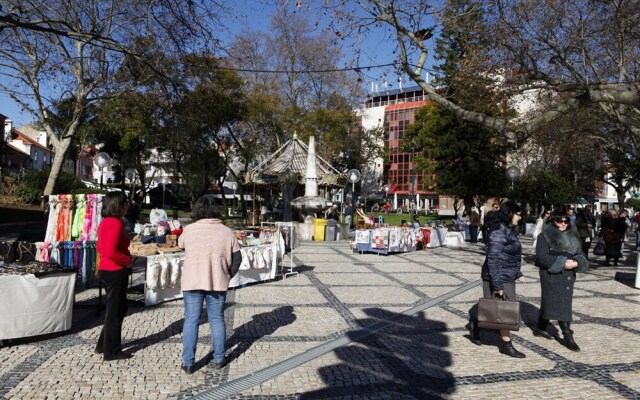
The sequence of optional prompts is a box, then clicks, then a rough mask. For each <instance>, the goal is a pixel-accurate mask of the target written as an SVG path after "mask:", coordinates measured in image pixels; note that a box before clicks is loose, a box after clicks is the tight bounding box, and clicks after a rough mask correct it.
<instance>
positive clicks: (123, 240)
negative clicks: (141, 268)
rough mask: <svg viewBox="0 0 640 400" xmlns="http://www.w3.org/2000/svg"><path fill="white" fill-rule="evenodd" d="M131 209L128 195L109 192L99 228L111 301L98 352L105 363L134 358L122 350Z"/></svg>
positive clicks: (103, 275) (101, 266)
mask: <svg viewBox="0 0 640 400" xmlns="http://www.w3.org/2000/svg"><path fill="white" fill-rule="evenodd" d="M128 208H129V202H128V201H127V196H126V195H125V194H124V192H109V193H107V194H106V195H105V196H104V200H103V203H102V211H101V214H102V221H100V225H98V240H97V243H96V251H97V252H98V255H99V257H100V262H99V264H98V272H99V276H100V281H102V284H103V285H104V287H105V292H106V297H107V301H106V311H105V316H104V326H103V327H102V331H101V332H100V337H99V339H98V343H97V345H96V348H95V352H96V353H97V354H102V356H103V359H104V361H114V360H125V359H128V358H131V354H130V353H126V352H124V351H122V323H123V321H124V317H125V316H126V315H127V283H128V281H129V276H130V275H131V261H132V258H131V253H130V252H129V236H127V232H126V231H125V227H124V222H123V218H124V216H125V215H126V214H127V210H128Z"/></svg>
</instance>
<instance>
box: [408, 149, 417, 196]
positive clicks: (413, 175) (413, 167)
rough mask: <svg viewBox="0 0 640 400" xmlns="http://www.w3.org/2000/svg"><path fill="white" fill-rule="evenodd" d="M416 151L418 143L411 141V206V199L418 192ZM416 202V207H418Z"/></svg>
mask: <svg viewBox="0 0 640 400" xmlns="http://www.w3.org/2000/svg"><path fill="white" fill-rule="evenodd" d="M415 153H416V144H415V142H411V200H409V206H411V201H413V199H414V198H415V194H416V193H415V192H416V161H415ZM417 206H418V205H417V204H416V208H417Z"/></svg>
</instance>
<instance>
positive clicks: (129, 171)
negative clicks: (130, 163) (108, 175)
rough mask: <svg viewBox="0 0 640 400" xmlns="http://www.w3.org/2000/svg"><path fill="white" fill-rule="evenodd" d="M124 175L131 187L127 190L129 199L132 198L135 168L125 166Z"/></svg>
mask: <svg viewBox="0 0 640 400" xmlns="http://www.w3.org/2000/svg"><path fill="white" fill-rule="evenodd" d="M124 176H125V177H127V179H128V180H129V185H130V186H131V189H130V191H129V200H132V199H133V186H134V185H135V179H136V170H135V169H133V168H127V169H126V170H125V171H124Z"/></svg>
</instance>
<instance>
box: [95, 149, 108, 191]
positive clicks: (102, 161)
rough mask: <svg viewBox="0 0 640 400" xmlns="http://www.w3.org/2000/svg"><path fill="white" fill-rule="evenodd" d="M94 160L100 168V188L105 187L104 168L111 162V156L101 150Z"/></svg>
mask: <svg viewBox="0 0 640 400" xmlns="http://www.w3.org/2000/svg"><path fill="white" fill-rule="evenodd" d="M94 162H95V163H96V165H97V166H98V168H100V189H102V187H103V179H104V172H103V169H104V167H106V166H107V165H109V164H110V163H111V157H109V155H108V154H107V153H104V152H100V153H98V154H96V156H95V157H94Z"/></svg>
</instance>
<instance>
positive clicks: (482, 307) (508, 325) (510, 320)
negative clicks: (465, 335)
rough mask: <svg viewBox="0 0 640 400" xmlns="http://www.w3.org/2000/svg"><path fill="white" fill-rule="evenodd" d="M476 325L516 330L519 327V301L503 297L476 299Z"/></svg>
mask: <svg viewBox="0 0 640 400" xmlns="http://www.w3.org/2000/svg"><path fill="white" fill-rule="evenodd" d="M478 327H480V328H485V329H502V330H507V331H517V330H519V329H520V302H519V301H513V300H509V299H508V298H507V296H506V295H504V296H503V297H491V298H487V297H483V298H481V299H480V300H478Z"/></svg>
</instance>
